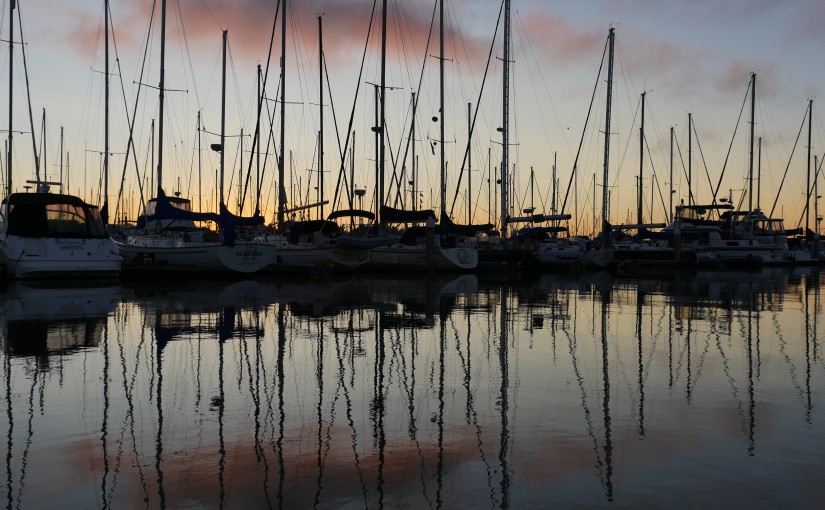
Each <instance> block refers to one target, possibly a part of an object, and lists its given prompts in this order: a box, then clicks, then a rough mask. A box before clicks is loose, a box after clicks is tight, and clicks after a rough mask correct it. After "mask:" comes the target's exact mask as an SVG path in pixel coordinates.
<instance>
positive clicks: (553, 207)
mask: <svg viewBox="0 0 825 510" xmlns="http://www.w3.org/2000/svg"><path fill="white" fill-rule="evenodd" d="M558 155H559V154H558V152H555V151H554V152H553V186H552V189H553V200H552V201H551V205H550V212H551V213H552V214H556V163H557V162H558Z"/></svg>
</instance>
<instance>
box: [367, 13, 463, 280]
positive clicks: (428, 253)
mask: <svg viewBox="0 0 825 510" xmlns="http://www.w3.org/2000/svg"><path fill="white" fill-rule="evenodd" d="M439 5H440V33H441V36H440V62H441V66H440V70H439V80H440V103H441V108H440V112H441V113H440V119H439V121H440V123H441V140H440V145H441V187H440V189H441V210H442V218H447V216H446V214H444V212H443V211H445V208H446V207H447V199H446V187H445V179H446V166H445V161H444V119H445V113H446V110H445V109H444V4H443V1H442V2H440V3H439ZM381 33H382V36H381V37H382V47H381V86H380V101H381V103H380V105H381V106H380V108H381V109H380V118H379V119H378V122H379V125H378V126H376V127H375V130H377V132H378V134H379V140H380V146H379V158H378V159H379V176H380V180H381V182H380V183H379V186H378V211H379V214H378V219H379V222H380V223H381V225H382V226H383V225H387V224H413V226H410V227H408V228H406V229H405V230H404V231H403V232H402V233H401V237H400V239H399V240H398V242H397V243H394V244H391V245H389V246H377V247H375V248H372V250H371V251H370V261H369V263H368V264H367V266H368V267H370V268H373V269H387V270H398V269H405V268H406V269H416V270H421V269H423V270H433V271H439V270H446V271H449V270H453V271H462V270H472V269H475V268H476V266H478V250H477V249H476V247H475V245H473V244H471V243H467V242H465V241H464V240H463V239H462V238H461V237H459V236H456V235H449V233H448V230H447V227H448V225H445V224H442V225H440V226H439V227H436V225H435V213H434V212H433V211H432V210H419V211H406V210H403V209H396V208H394V207H390V206H387V205H386V204H384V183H383V176H384V168H385V158H384V136H385V132H386V129H385V119H386V117H385V115H384V96H385V90H386V86H385V75H386V73H385V70H386V38H387V2H386V0H384V1H383V4H382V22H381ZM420 223H424V224H425V225H424V226H420ZM449 223H452V222H449ZM416 224H418V225H416ZM442 231H443V232H442ZM442 233H443V234H444V235H442Z"/></svg>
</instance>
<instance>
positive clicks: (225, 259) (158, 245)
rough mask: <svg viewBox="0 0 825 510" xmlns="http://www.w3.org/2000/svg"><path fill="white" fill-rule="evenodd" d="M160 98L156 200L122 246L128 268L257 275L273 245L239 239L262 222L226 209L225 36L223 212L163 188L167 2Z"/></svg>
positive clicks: (269, 259)
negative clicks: (195, 207)
mask: <svg viewBox="0 0 825 510" xmlns="http://www.w3.org/2000/svg"><path fill="white" fill-rule="evenodd" d="M161 9H162V12H161V50H160V54H161V57H160V62H161V63H160V85H159V87H158V91H159V96H160V109H159V116H160V118H159V124H158V125H159V129H158V165H157V182H158V187H157V196H156V197H155V198H153V199H151V200H149V201H148V202H147V204H146V208H145V211H144V214H143V215H142V217H141V218H139V220H138V229H137V231H136V232H135V233H133V234H131V235H128V236H125V238H122V239H120V240H118V241H117V245H118V247H119V248H120V253H121V255H122V256H123V260H124V264H125V265H126V267H127V268H128V269H131V270H148V271H165V272H172V271H173V272H181V271H184V272H238V273H254V272H257V271H260V270H261V269H263V268H264V267H266V266H267V265H269V264H271V263H273V261H274V260H275V248H274V246H272V245H271V244H268V243H265V242H262V241H259V240H255V239H254V237H253V236H252V235H251V234H250V235H248V236H245V237H242V238H239V232H241V233H244V232H246V231H247V230H248V229H243V228H240V229H239V228H238V227H250V228H251V227H255V226H260V225H262V224H263V221H264V220H263V217H261V216H259V215H256V216H253V217H248V218H247V217H241V216H236V215H234V214H232V213H231V212H229V210H228V209H227V208H226V205H225V204H224V202H223V200H224V193H223V175H224V149H225V147H226V145H225V143H224V140H225V113H226V36H227V32H226V31H224V33H223V86H222V94H221V96H222V97H221V143H220V145H219V146H217V145H216V146H214V148H215V149H216V150H218V151H219V152H220V155H221V163H220V198H221V203H220V205H219V212H218V213H212V212H206V213H204V212H194V211H192V206H191V202H190V201H189V200H188V199H186V198H181V197H180V195H179V193H176V194H175V196H174V197H168V196H167V195H166V194H165V193H164V191H163V186H162V177H163V121H164V119H163V104H164V75H165V69H164V57H165V49H166V43H165V39H166V37H165V36H166V0H163V1H162V3H161ZM204 221H212V222H214V223H216V224H217V225H218V227H219V230H220V232H218V233H216V232H213V231H211V230H207V229H203V228H196V226H195V222H204Z"/></svg>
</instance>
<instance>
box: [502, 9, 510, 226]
mask: <svg viewBox="0 0 825 510" xmlns="http://www.w3.org/2000/svg"><path fill="white" fill-rule="evenodd" d="M502 93H503V95H504V97H503V103H502V113H501V117H502V126H501V237H502V238H506V237H507V211H508V209H507V207H508V205H507V191H508V188H507V186H508V183H507V172H508V169H509V166H510V0H504V83H503V87H502Z"/></svg>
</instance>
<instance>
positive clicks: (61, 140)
mask: <svg viewBox="0 0 825 510" xmlns="http://www.w3.org/2000/svg"><path fill="white" fill-rule="evenodd" d="M60 192H61V193H63V126H60Z"/></svg>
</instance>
